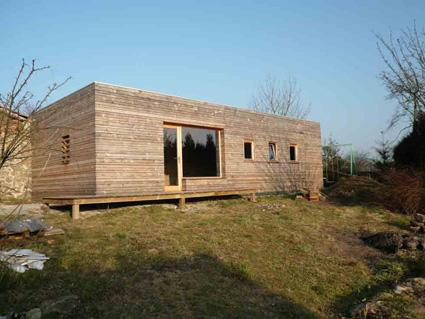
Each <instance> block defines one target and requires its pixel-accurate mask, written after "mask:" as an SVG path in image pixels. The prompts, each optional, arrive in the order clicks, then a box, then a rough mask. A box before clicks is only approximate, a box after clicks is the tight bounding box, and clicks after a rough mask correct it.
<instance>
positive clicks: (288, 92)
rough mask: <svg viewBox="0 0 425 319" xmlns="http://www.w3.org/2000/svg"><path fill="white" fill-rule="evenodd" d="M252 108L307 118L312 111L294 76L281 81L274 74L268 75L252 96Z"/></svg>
mask: <svg viewBox="0 0 425 319" xmlns="http://www.w3.org/2000/svg"><path fill="white" fill-rule="evenodd" d="M251 104H252V108H253V109H254V110H255V111H258V112H266V113H271V114H276V115H283V116H288V117H293V118H297V119H305V118H306V117H307V116H308V114H309V113H310V109H311V107H310V105H306V104H305V103H304V102H303V101H302V98H301V90H300V89H299V88H298V85H297V81H296V79H295V78H294V77H289V78H288V79H287V80H286V81H284V82H281V81H279V80H277V79H276V78H274V77H272V76H267V77H266V79H265V80H264V83H263V84H262V85H260V86H259V88H258V90H257V92H256V94H255V95H254V96H253V97H252V102H251Z"/></svg>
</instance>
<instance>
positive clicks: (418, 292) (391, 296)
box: [352, 277, 425, 319]
mask: <svg viewBox="0 0 425 319" xmlns="http://www.w3.org/2000/svg"><path fill="white" fill-rule="evenodd" d="M400 299H401V300H404V302H405V304H409V305H410V307H404V309H403V310H402V311H400V310H397V309H394V307H393V304H394V303H397V300H400ZM395 312H396V313H395ZM413 312H414V313H415V314H416V315H425V278H421V277H418V278H410V279H407V280H406V281H404V282H403V283H401V284H399V285H397V286H396V287H395V288H394V289H393V290H391V291H389V292H385V293H382V294H380V295H379V296H377V297H375V298H374V299H373V300H370V301H368V302H364V303H362V304H360V305H359V306H357V307H356V308H355V309H354V311H353V312H352V318H356V319H368V318H412V313H413Z"/></svg>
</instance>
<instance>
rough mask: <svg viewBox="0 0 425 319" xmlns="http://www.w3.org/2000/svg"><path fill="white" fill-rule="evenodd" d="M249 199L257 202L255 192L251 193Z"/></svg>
mask: <svg viewBox="0 0 425 319" xmlns="http://www.w3.org/2000/svg"><path fill="white" fill-rule="evenodd" d="M249 200H250V201H251V202H253V203H256V202H257V195H256V194H255V193H251V195H250V197H249Z"/></svg>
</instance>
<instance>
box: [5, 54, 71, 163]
mask: <svg viewBox="0 0 425 319" xmlns="http://www.w3.org/2000/svg"><path fill="white" fill-rule="evenodd" d="M47 69H49V66H43V67H38V66H37V65H36V61H35V60H32V61H31V63H30V64H27V63H26V62H25V60H22V63H21V65H20V68H19V70H18V73H17V76H16V78H15V80H14V81H13V83H12V88H11V89H10V91H8V92H6V93H0V170H1V169H2V168H3V167H5V166H6V165H9V164H12V163H19V162H20V161H22V160H25V159H27V158H28V157H30V155H31V145H30V143H29V140H30V133H31V130H35V129H37V128H36V126H35V124H34V122H33V116H34V114H35V113H36V112H37V111H38V110H40V109H41V108H42V107H44V106H45V105H46V103H47V100H48V98H49V97H50V96H51V95H52V93H53V92H54V91H56V90H57V89H59V88H60V87H61V86H63V85H64V84H65V83H66V82H67V81H68V80H69V79H70V78H67V79H66V80H65V81H63V82H61V83H53V84H51V85H50V86H48V88H47V90H46V91H45V93H44V94H43V95H42V96H41V97H39V98H38V99H37V98H36V95H35V94H34V93H33V92H31V91H30V89H29V86H30V83H31V81H32V80H33V79H34V77H35V76H36V74H38V73H40V72H42V71H44V70H47Z"/></svg>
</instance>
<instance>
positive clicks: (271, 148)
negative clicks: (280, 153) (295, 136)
mask: <svg viewBox="0 0 425 319" xmlns="http://www.w3.org/2000/svg"><path fill="white" fill-rule="evenodd" d="M276 160H277V153H276V143H272V142H270V143H269V161H276Z"/></svg>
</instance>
